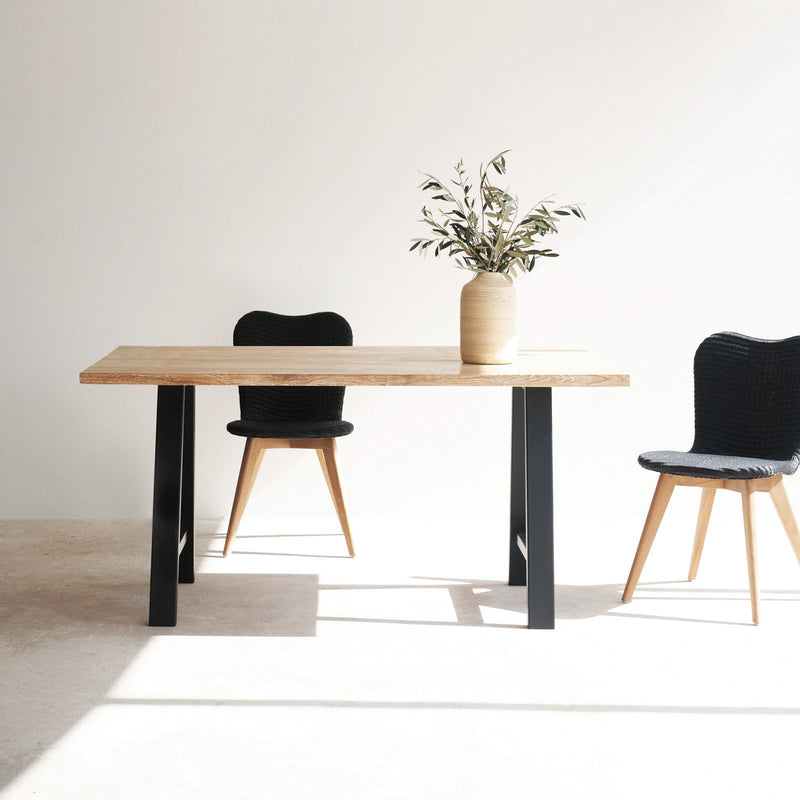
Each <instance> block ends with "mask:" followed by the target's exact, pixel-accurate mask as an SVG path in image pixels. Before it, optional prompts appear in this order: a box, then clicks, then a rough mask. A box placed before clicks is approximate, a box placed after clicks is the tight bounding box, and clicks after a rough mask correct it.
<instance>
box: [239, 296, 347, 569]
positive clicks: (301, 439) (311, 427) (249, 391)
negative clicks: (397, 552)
mask: <svg viewBox="0 0 800 800" xmlns="http://www.w3.org/2000/svg"><path fill="white" fill-rule="evenodd" d="M233 343H234V345H242V346H251V345H283V346H297V345H300V346H302V345H346V346H349V345H352V344H353V333H352V331H351V329H350V325H349V324H348V323H347V320H345V319H344V317H341V316H339V315H338V314H334V313H333V312H330V311H322V312H318V313H316V314H305V315H302V316H286V315H283V314H274V313H271V312H269V311H251V312H250V313H249V314H245V315H244V316H243V317H242V318H241V319H240V320H239V321H238V322H237V323H236V327H235V328H234V331H233ZM344 391H345V390H344V387H343V386H240V387H239V408H240V411H241V419H238V420H235V421H233V422H230V423H228V426H227V428H228V431H229V432H230V433H232V434H234V435H235V436H245V437H247V441H246V442H245V447H244V455H243V456H242V466H241V469H240V470H239V480H238V483H237V485H236V494H235V495H234V498H233V509H232V510H231V518H230V523H229V524H228V535H227V537H226V539H225V549H224V551H223V552H224V555H226V556H227V555H228V553H230V551H231V547H232V546H233V541H234V539H235V538H236V531H237V530H238V528H239V522H240V521H241V518H242V514H244V509H245V506H246V505H247V501H248V499H249V497H250V493H251V491H252V489H253V484H254V482H255V479H256V476H257V475H258V470H259V467H260V466H261V461H262V459H263V457H264V451H265V450H267V449H269V448H276V447H281V448H284V447H289V448H301V449H306V450H316V451H317V457H318V458H319V463H320V466H321V467H322V472H323V474H324V476H325V481H326V483H327V484H328V490H329V492H330V494H331V498H332V500H333V504H334V506H335V508H336V514H337V516H338V517H339V523H340V525H341V527H342V532H343V533H344V536H345V540H346V542H347V551H348V553H350V555H351V556H352V555H354V554H355V553H354V550H353V540H352V538H351V536H350V523H349V521H348V519H347V511H346V509H345V505H344V498H343V496H342V486H341V481H340V480H339V468H338V466H337V463H336V439H337V438H338V437H340V436H346V435H347V434H348V433H351V432H352V430H353V425H352V424H351V423H349V422H345V421H344V420H343V419H342V405H343V403H344Z"/></svg>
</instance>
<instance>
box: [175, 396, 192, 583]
mask: <svg viewBox="0 0 800 800" xmlns="http://www.w3.org/2000/svg"><path fill="white" fill-rule="evenodd" d="M181 464H182V469H181V524H180V532H181V550H180V556H179V558H178V582H179V583H194V386H186V387H185V388H184V395H183V459H182V462H181Z"/></svg>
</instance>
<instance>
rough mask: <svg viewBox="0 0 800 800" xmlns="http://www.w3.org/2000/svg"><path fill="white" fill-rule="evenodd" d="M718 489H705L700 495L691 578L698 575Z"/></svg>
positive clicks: (690, 566) (690, 569) (690, 567)
mask: <svg viewBox="0 0 800 800" xmlns="http://www.w3.org/2000/svg"><path fill="white" fill-rule="evenodd" d="M716 492H717V490H716V489H703V494H702V495H701V497H700V513H699V514H698V515H697V529H696V530H695V533H694V546H693V547H692V560H691V562H690V563H689V580H690V581H693V580H694V579H695V578H696V577H697V568H698V567H699V566H700V556H701V555H703V545H704V544H705V541H706V531H707V530H708V521H709V519H711V507H712V506H713V505H714V495H715V494H716Z"/></svg>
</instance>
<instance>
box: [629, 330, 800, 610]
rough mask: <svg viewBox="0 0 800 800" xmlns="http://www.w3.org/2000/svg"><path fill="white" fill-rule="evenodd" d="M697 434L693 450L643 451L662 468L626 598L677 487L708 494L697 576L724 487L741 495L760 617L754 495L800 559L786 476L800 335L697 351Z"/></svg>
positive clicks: (734, 337) (794, 453) (797, 428)
mask: <svg viewBox="0 0 800 800" xmlns="http://www.w3.org/2000/svg"><path fill="white" fill-rule="evenodd" d="M694 407H695V423H694V425H695V438H694V444H693V445H692V448H691V450H689V451H688V452H676V451H672V450H656V451H652V452H648V453H642V454H641V455H640V456H639V464H641V466H643V467H644V468H645V469H649V470H653V471H654V472H658V473H660V476H659V479H658V483H657V484H656V489H655V493H654V495H653V500H652V502H651V504H650V510H649V512H648V514H647V519H646V520H645V523H644V529H643V530H642V536H641V539H640V541H639V546H638V549H637V550H636V555H635V557H634V559H633V566H632V567H631V571H630V576H629V577H628V583H627V585H626V586H625V591H624V592H623V595H622V599H623V601H625V602H628V601H630V600H631V598H632V597H633V592H634V589H635V588H636V584H637V582H638V581H639V576H640V575H641V572H642V567H643V566H644V563H645V561H646V559H647V555H648V553H649V552H650V546H651V545H652V544H653V539H654V538H655V535H656V532H657V531H658V526H659V525H660V523H661V520H662V518H663V516H664V512H665V510H666V508H667V504H668V503H669V500H670V497H671V496H672V490H673V489H674V488H675V487H676V486H699V487H701V488H702V490H703V493H702V496H701V499H700V513H699V515H698V519H697V528H696V531H695V537H694V547H693V549H692V557H691V561H690V565H689V580H694V579H695V578H696V577H697V568H698V565H699V563H700V556H701V554H702V552H703V544H704V542H705V536H706V530H707V528H708V521H709V518H710V516H711V506H712V504H713V502H714V494H715V492H716V490H717V489H731V490H733V491H736V492H739V493H740V494H741V496H742V512H743V515H744V534H745V545H746V552H747V571H748V576H749V583H750V607H751V610H752V615H753V622H754V623H756V624H758V621H759V597H758V574H757V555H756V535H755V517H754V513H753V494H754V493H755V492H769V495H770V497H771V498H772V502H773V503H774V504H775V508H776V510H777V512H778V516H779V517H780V520H781V522H782V523H783V527H784V529H785V530H786V534H787V536H788V537H789V542H790V543H791V546H792V549H793V550H794V554H795V556H796V557H797V560H798V561H800V532H798V528H797V522H796V521H795V518H794V514H793V513H792V509H791V506H790V504H789V499H788V497H787V496H786V489H785V487H784V485H783V476H784V475H792V474H793V473H794V472H795V471H796V470H797V467H798V465H800V336H793V337H791V338H789V339H778V340H765V339H754V338H752V337H750V336H743V335H742V334H738V333H716V334H714V335H713V336H709V337H708V338H707V339H705V340H704V341H703V342H702V343H701V344H700V346H699V347H698V348H697V352H696V353H695V357H694Z"/></svg>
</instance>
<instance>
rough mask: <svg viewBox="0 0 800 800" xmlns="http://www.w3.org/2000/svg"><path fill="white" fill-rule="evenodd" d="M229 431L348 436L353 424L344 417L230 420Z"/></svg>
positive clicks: (300, 436) (275, 436)
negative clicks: (329, 418) (326, 418)
mask: <svg viewBox="0 0 800 800" xmlns="http://www.w3.org/2000/svg"><path fill="white" fill-rule="evenodd" d="M227 428H228V432H229V433H232V434H234V435H235V436H253V437H256V438H259V439H329V438H334V437H336V436H347V434H348V433H352V432H353V424H352V423H351V422H345V421H344V420H343V419H331V420H276V419H266V420H246V419H237V420H235V421H234V422H229V423H228V425H227Z"/></svg>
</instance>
